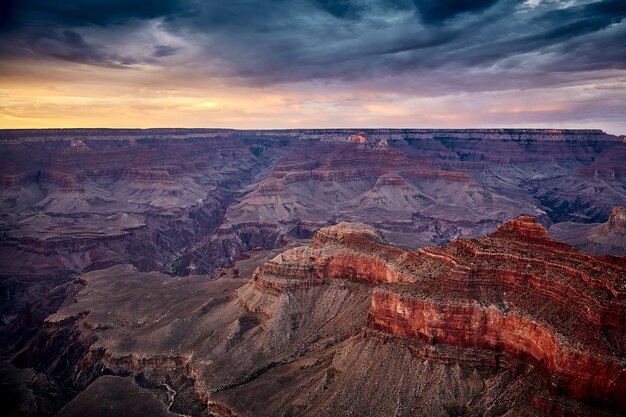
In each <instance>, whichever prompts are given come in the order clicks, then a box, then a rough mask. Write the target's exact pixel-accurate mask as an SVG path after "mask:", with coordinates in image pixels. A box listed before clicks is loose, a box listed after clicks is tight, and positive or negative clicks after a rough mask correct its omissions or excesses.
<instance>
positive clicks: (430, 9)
mask: <svg viewBox="0 0 626 417" xmlns="http://www.w3.org/2000/svg"><path fill="white" fill-rule="evenodd" d="M497 1H498V0H414V3H415V7H416V8H417V10H419V12H420V14H421V16H422V18H423V20H424V21H425V22H426V23H434V24H438V23H441V22H443V21H445V20H446V19H450V18H451V17H454V16H456V15H459V14H461V13H468V12H471V13H477V12H480V11H482V10H484V9H486V8H488V7H491V6H492V5H493V4H495V3H496V2H497Z"/></svg>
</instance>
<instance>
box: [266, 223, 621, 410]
mask: <svg viewBox="0 0 626 417" xmlns="http://www.w3.org/2000/svg"><path fill="white" fill-rule="evenodd" d="M338 259H340V260H341V261H339V260H338ZM343 260H345V262H344V261H343ZM624 276H626V262H625V261H624V259H623V258H615V257H593V256H591V255H587V254H585V253H582V252H579V251H577V250H575V249H573V248H572V247H570V246H568V245H565V244H562V243H560V242H557V241H555V240H552V239H551V238H549V237H548V235H547V232H546V230H545V229H544V228H543V227H542V226H541V225H539V224H538V223H537V222H536V221H535V220H534V219H533V218H531V217H520V218H519V219H517V220H514V221H510V222H508V223H506V224H505V225H503V226H502V227H500V228H499V229H498V231H497V232H495V233H494V234H492V235H488V236H486V237H483V238H480V239H475V240H460V241H455V242H454V243H452V244H451V245H449V246H445V247H434V248H425V249H420V250H418V251H416V252H407V251H403V250H400V249H397V248H394V247H391V246H389V245H386V244H385V243H383V241H382V239H381V237H380V235H379V234H377V233H376V232H375V231H374V230H373V229H371V228H368V227H366V226H364V225H348V224H341V225H338V226H334V227H332V228H326V229H321V230H320V231H319V232H317V233H316V235H315V237H314V239H313V243H312V245H311V247H304V248H297V249H292V250H290V251H287V252H285V253H283V254H281V255H279V256H278V257H277V258H275V259H274V260H272V261H270V262H268V263H266V264H265V265H263V266H261V267H259V269H258V270H257V272H256V273H255V276H254V281H255V283H256V284H257V285H258V286H261V287H264V288H271V289H273V290H277V291H286V290H289V289H294V288H307V287H311V286H315V285H322V284H323V283H324V282H325V281H329V280H334V279H347V280H350V281H355V282H368V283H370V284H376V285H377V286H376V288H375V289H374V291H373V293H372V301H371V306H370V309H369V315H368V321H367V329H370V330H371V331H373V333H369V334H371V335H373V336H374V337H379V338H382V339H384V340H394V338H396V339H397V340H398V341H404V342H402V343H406V342H408V343H413V342H415V343H416V344H417V345H418V346H422V347H417V348H415V351H416V352H418V354H420V355H422V356H424V357H427V358H434V359H437V358H439V359H441V358H444V359H445V360H446V361H449V360H453V361H454V360H460V361H463V360H464V359H465V358H468V360H470V361H471V356H472V353H471V352H473V351H474V350H476V349H478V350H479V351H492V352H494V354H493V359H492V361H493V362H492V363H494V364H495V363H498V362H500V361H502V359H499V356H498V355H502V354H503V355H505V356H509V357H513V358H515V359H516V360H520V361H522V362H524V363H526V364H528V365H531V366H532V367H533V368H534V369H535V370H536V371H537V372H538V373H539V374H540V375H542V376H543V377H544V379H545V380H546V381H549V384H550V387H551V388H550V390H552V391H553V392H554V393H560V394H564V395H566V396H568V397H571V398H574V399H576V400H580V401H582V402H591V403H601V404H604V405H605V406H606V407H609V408H611V407H616V408H619V409H624V408H625V407H626V403H624V402H623V399H624V398H626V372H625V371H624V363H625V362H624V360H625V359H624V356H625V352H626V345H625V343H624V332H625V324H626V323H625V317H626V290H625V288H624ZM385 335H388V336H385ZM389 337H391V339H390V338H389ZM439 345H445V346H453V347H455V348H454V349H450V348H447V349H446V353H445V354H437V353H436V350H433V348H425V347H423V346H432V347H435V348H436V346H439ZM468 352H470V353H468ZM486 362H487V363H488V362H489V361H486ZM537 401H538V403H541V399H538V400H537Z"/></svg>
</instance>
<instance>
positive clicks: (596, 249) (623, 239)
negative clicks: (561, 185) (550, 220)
mask: <svg viewBox="0 0 626 417" xmlns="http://www.w3.org/2000/svg"><path fill="white" fill-rule="evenodd" d="M550 234H551V235H552V236H554V237H555V238H556V239H560V240H563V241H566V242H570V243H571V244H573V245H576V246H577V247H579V248H582V249H584V250H586V251H588V252H591V253H596V254H613V255H619V256H626V208H625V207H622V206H619V207H614V208H613V210H612V211H611V215H610V216H609V218H608V220H607V221H606V222H605V223H590V224H581V223H572V222H563V223H557V224H555V225H553V226H552V227H551V228H550Z"/></svg>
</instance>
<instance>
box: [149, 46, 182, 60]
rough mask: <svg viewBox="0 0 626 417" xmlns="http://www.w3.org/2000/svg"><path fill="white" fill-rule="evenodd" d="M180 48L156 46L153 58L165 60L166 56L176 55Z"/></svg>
mask: <svg viewBox="0 0 626 417" xmlns="http://www.w3.org/2000/svg"><path fill="white" fill-rule="evenodd" d="M180 49H181V48H180V47H176V46H169V45H154V52H153V53H152V56H153V57H155V58H163V57H166V56H172V55H176V53H177V52H178V51H179V50H180Z"/></svg>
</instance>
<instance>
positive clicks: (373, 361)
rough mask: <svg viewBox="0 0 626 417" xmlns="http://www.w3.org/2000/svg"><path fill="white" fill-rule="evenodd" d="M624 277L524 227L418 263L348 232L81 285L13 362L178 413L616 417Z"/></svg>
mask: <svg viewBox="0 0 626 417" xmlns="http://www.w3.org/2000/svg"><path fill="white" fill-rule="evenodd" d="M271 256H272V255H271V254H270V253H267V252H266V253H265V255H264V256H261V257H256V258H255V260H254V261H253V262H254V263H260V262H262V261H263V258H267V257H271ZM242 262H250V261H246V260H241V261H238V264H237V265H238V266H237V268H238V269H240V270H243V269H244V268H245V269H246V270H249V266H248V267H244V265H243V264H242ZM625 275H626V261H625V259H624V258H620V257H611V256H601V257H594V256H592V255H588V254H586V253H584V252H580V251H578V250H576V249H574V248H572V247H571V246H569V245H566V244H563V243H560V242H558V241H555V240H553V239H551V238H550V237H549V236H548V235H547V232H546V230H545V229H544V228H543V227H542V226H541V225H540V224H538V223H537V222H536V221H535V220H534V219H532V218H530V217H520V218H519V219H517V220H514V221H510V222H508V223H506V224H505V225H503V226H502V227H500V228H499V229H498V230H497V231H496V232H495V233H493V234H491V235H487V236H485V237H482V238H478V239H471V240H457V241H455V242H453V243H452V244H450V245H448V246H443V247H430V248H424V249H419V250H416V251H410V250H405V249H400V248H398V247H395V246H392V245H389V244H388V243H386V242H385V240H384V238H383V236H382V235H381V234H380V233H379V232H377V231H376V230H375V229H373V228H372V227H370V226H366V225H361V224H348V223H342V224H339V225H336V226H332V227H327V228H323V229H321V230H319V231H318V232H316V233H315V235H314V237H313V240H312V242H311V244H310V245H307V246H303V247H297V248H293V249H288V250H287V251H285V252H283V253H281V254H278V255H276V256H274V257H273V258H272V259H271V260H268V261H267V262H265V263H263V264H261V265H260V266H259V267H258V268H257V269H256V271H255V272H254V274H253V276H252V279H251V280H250V281H248V282H247V283H246V279H245V278H236V277H234V276H231V275H228V274H227V275H225V276H224V277H223V278H221V279H218V280H217V281H207V280H206V279H202V278H200V277H196V278H191V277H190V278H177V277H169V276H167V275H164V274H159V273H142V272H138V271H136V270H135V269H134V268H132V267H130V266H125V267H121V266H118V267H114V268H111V269H108V270H103V271H94V272H91V273H88V274H85V275H83V276H82V277H81V279H80V280H79V281H78V282H77V283H76V286H77V292H76V295H75V296H73V297H71V298H70V299H68V301H67V302H66V303H65V305H64V306H63V307H62V308H60V309H59V310H58V311H57V312H56V313H55V314H53V315H51V316H49V317H48V318H47V319H46V327H45V329H44V330H43V331H42V332H41V333H40V334H39V335H38V336H37V337H36V338H35V339H34V340H33V342H32V343H31V344H30V345H29V346H28V347H27V349H25V350H24V351H23V353H22V354H21V355H20V356H19V357H18V360H17V363H18V364H19V365H20V366H30V367H34V368H36V369H37V370H38V371H39V372H44V373H46V374H49V375H53V376H54V377H55V378H65V380H66V381H67V382H68V383H69V384H70V385H71V386H73V387H74V389H76V390H79V391H80V390H82V389H84V388H85V387H87V386H88V385H89V383H90V382H91V381H92V380H94V379H95V378H96V377H97V376H98V375H101V374H102V373H112V374H115V375H120V376H130V377H133V378H134V379H135V380H136V381H138V382H139V383H140V384H141V385H142V386H143V387H144V388H151V387H158V386H160V385H161V384H164V383H166V384H168V386H170V388H171V389H172V390H173V391H175V392H177V393H178V394H176V395H180V396H181V397H182V398H186V399H187V400H185V401H184V402H183V403H182V404H184V405H183V406H182V408H178V409H172V410H173V411H176V410H178V411H177V412H184V411H185V410H189V409H195V410H198V409H199V410H201V409H202V408H201V406H200V405H198V404H204V407H206V409H208V410H209V412H210V413H213V414H214V415H218V416H252V415H255V416H262V415H267V416H270V415H305V416H316V415H347V414H350V413H353V414H355V415H406V416H419V415H425V413H427V414H428V415H436V416H439V415H441V416H448V415H450V414H453V415H502V414H505V413H508V415H544V414H554V415H591V414H593V415H619V414H620V413H621V412H623V411H624V410H625V409H626V403H624V398H626V395H625V394H626V393H625V392H624V390H625V389H626V379H625V378H626V371H625V365H626V362H625V361H626V359H625V348H626V346H625V344H624V341H625V338H624V330H625V316H626V315H625V312H626V298H625V295H626V287H625V284H626V283H625V282H624V276H625ZM50 346H56V347H57V349H58V351H56V352H52V351H50ZM59 359H61V360H59ZM61 364H64V365H61ZM68 364H69V366H68ZM191 399H193V400H191ZM180 401H182V400H180ZM190 404H196V405H195V406H192V405H190ZM185 407H187V408H185Z"/></svg>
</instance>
